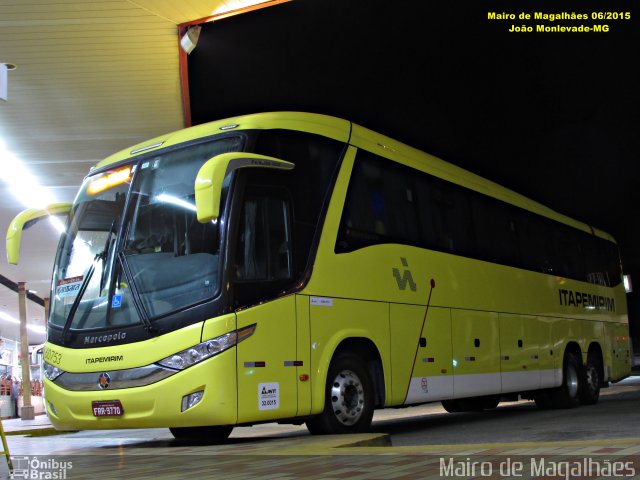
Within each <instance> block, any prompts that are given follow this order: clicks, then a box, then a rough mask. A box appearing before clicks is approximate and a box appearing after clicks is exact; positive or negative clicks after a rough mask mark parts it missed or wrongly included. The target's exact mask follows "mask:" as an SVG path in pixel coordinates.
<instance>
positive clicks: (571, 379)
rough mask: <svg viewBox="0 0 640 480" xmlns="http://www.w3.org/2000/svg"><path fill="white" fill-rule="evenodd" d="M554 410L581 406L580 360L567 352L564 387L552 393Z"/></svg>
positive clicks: (563, 363) (563, 370)
mask: <svg viewBox="0 0 640 480" xmlns="http://www.w3.org/2000/svg"><path fill="white" fill-rule="evenodd" d="M550 396H551V404H552V406H553V408H574V407H577V406H578V405H579V404H580V376H579V367H578V360H576V357H575V356H573V355H572V354H571V353H569V352H565V354H564V359H563V361H562V385H560V386H559V387H558V388H556V389H554V390H552V391H551V393H550Z"/></svg>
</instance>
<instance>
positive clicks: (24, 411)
mask: <svg viewBox="0 0 640 480" xmlns="http://www.w3.org/2000/svg"><path fill="white" fill-rule="evenodd" d="M18 312H19V313H20V357H21V358H22V399H23V405H22V408H21V409H20V418H21V419H22V420H33V419H34V418H35V412H34V408H33V405H31V367H30V358H29V339H28V338H27V288H26V284H25V282H18Z"/></svg>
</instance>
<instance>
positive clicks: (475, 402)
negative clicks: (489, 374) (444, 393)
mask: <svg viewBox="0 0 640 480" xmlns="http://www.w3.org/2000/svg"><path fill="white" fill-rule="evenodd" d="M441 403H442V408H444V409H445V410H446V411H447V412H449V413H458V412H483V411H485V410H493V409H494V408H496V407H497V406H498V404H499V403H500V397H499V396H498V395H487V396H485V397H472V398H463V399H460V400H443V401H442V402H441Z"/></svg>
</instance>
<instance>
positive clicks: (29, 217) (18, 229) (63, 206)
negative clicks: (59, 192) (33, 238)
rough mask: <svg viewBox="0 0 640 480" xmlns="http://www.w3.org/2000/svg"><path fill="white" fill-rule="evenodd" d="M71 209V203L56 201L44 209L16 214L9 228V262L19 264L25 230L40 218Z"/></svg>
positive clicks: (66, 212)
mask: <svg viewBox="0 0 640 480" xmlns="http://www.w3.org/2000/svg"><path fill="white" fill-rule="evenodd" d="M70 211H71V204H70V203H54V204H52V205H49V206H47V207H46V208H44V209H42V210H40V209H37V208H30V209H28V210H24V211H23V212H20V213H19V214H18V215H16V217H15V218H14V219H13V220H12V221H11V224H10V225H9V229H8V230H7V262H9V263H10V264H11V265H17V264H18V260H19V258H20V245H21V243H22V231H23V230H26V229H27V228H29V227H31V226H32V225H35V224H36V223H38V222H39V221H40V220H44V219H45V218H48V217H49V216H50V215H67V214H68V213H69V212H70Z"/></svg>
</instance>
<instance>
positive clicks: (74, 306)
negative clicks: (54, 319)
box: [62, 215, 120, 343]
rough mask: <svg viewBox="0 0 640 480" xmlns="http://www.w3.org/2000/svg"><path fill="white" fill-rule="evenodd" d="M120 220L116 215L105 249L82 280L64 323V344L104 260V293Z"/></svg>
mask: <svg viewBox="0 0 640 480" xmlns="http://www.w3.org/2000/svg"><path fill="white" fill-rule="evenodd" d="M118 218H120V215H116V217H115V218H114V219H113V222H111V227H109V231H108V232H107V239H106V241H105V242H104V248H103V249H102V251H101V252H100V253H97V254H96V256H95V257H94V259H93V263H92V264H91V266H90V267H89V270H87V273H86V274H85V276H84V278H83V279H82V283H81V284H80V288H79V289H78V295H77V296H76V298H74V299H73V303H72V304H71V309H70V310H69V315H67V319H66V320H65V322H64V327H63V328H62V342H63V343H65V342H66V341H67V335H68V334H69V330H70V329H71V323H73V318H74V317H75V315H76V312H77V311H78V307H79V306H80V301H81V300H82V297H84V293H85V291H86V290H87V287H88V286H89V282H90V281H91V277H92V276H93V273H94V272H95V271H96V263H98V260H102V274H101V277H100V290H99V291H100V292H102V289H103V288H104V282H105V280H106V275H105V272H106V271H107V268H106V267H107V266H108V265H107V263H108V262H107V258H108V256H109V250H110V247H111V245H112V244H111V236H112V235H113V232H114V230H115V228H116V224H117V222H118ZM109 270H111V269H109Z"/></svg>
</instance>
